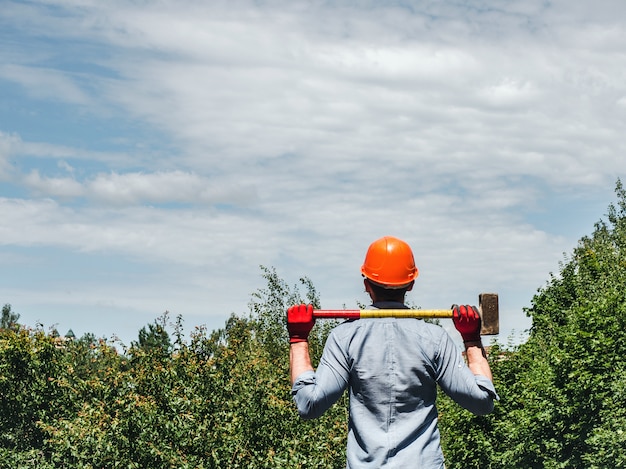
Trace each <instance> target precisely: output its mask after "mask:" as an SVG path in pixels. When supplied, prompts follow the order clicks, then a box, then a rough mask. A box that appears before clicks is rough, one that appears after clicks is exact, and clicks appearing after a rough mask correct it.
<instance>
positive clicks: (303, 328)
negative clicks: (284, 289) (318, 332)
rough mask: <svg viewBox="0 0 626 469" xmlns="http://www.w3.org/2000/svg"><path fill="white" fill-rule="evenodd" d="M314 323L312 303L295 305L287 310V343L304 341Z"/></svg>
mask: <svg viewBox="0 0 626 469" xmlns="http://www.w3.org/2000/svg"><path fill="white" fill-rule="evenodd" d="M314 325H315V318H314V317H313V305H304V304H302V305H297V306H292V307H291V308H289V309H288V310H287V330H288V331H289V343H290V344H295V343H297V342H306V341H307V339H308V337H309V333H310V332H311V329H313V326H314Z"/></svg>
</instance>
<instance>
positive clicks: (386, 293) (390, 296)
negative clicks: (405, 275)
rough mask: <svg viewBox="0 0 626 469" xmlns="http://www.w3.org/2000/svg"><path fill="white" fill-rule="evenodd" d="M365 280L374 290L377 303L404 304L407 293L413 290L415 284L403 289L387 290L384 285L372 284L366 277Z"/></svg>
mask: <svg viewBox="0 0 626 469" xmlns="http://www.w3.org/2000/svg"><path fill="white" fill-rule="evenodd" d="M365 280H366V281H367V283H368V284H369V285H370V287H371V288H372V291H373V292H374V295H376V300H377V301H398V302H403V301H404V296H405V295H406V292H407V291H408V290H409V288H411V286H412V285H413V282H411V283H410V284H409V285H407V286H406V287H403V288H385V287H383V286H382V285H379V284H377V283H374V282H372V281H371V280H370V279H369V278H367V277H365Z"/></svg>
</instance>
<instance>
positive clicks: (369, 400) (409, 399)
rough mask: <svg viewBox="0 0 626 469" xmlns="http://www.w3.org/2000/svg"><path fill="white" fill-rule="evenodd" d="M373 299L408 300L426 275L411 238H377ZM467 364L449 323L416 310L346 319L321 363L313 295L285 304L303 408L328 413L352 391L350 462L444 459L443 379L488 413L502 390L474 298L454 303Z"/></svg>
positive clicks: (367, 266) (370, 266)
mask: <svg viewBox="0 0 626 469" xmlns="http://www.w3.org/2000/svg"><path fill="white" fill-rule="evenodd" d="M361 272H362V274H363V276H364V284H365V289H366V291H367V292H368V293H369V295H370V297H371V299H372V306H370V308H375V309H376V308H378V309H403V308H404V309H407V306H406V305H405V304H404V297H405V294H406V293H407V292H408V291H410V290H411V289H412V288H413V282H414V280H415V278H416V277H417V275H418V270H417V268H416V266H415V261H414V259H413V253H412V251H411V248H410V247H409V245H408V244H407V243H405V242H404V241H402V240H400V239H397V238H394V237H391V236H386V237H384V238H381V239H379V240H377V241H374V242H373V243H372V244H371V245H370V247H369V249H368V251H367V254H366V256H365V262H364V263H363V266H362V267H361ZM453 310H454V318H453V321H454V325H455V327H456V329H457V330H458V331H459V332H460V333H461V336H462V337H463V342H464V344H465V350H466V357H467V364H466V363H465V361H464V360H463V357H462V355H461V353H460V351H459V350H458V348H457V347H456V346H455V344H454V343H453V341H452V339H451V338H450V336H449V335H448V334H447V333H446V332H445V331H444V329H443V328H441V327H439V326H437V325H434V324H430V323H426V322H424V321H422V320H417V319H411V318H369V319H358V320H353V321H347V322H345V323H343V324H340V325H338V326H337V327H335V328H334V329H333V330H332V331H331V333H330V334H329V336H328V339H327V341H326V344H325V347H324V352H323V354H322V357H321V359H320V363H319V365H318V367H317V370H314V369H313V366H312V364H311V359H310V357H309V349H308V342H307V338H308V335H309V332H310V331H311V328H312V327H313V325H314V323H315V319H314V318H313V307H312V306H311V305H308V306H307V305H299V306H292V307H291V308H289V310H288V311H287V328H288V330H289V338H290V339H289V342H290V344H291V345H290V368H291V383H292V386H293V388H292V393H293V396H294V400H295V402H296V405H297V407H298V412H299V414H300V416H301V417H302V418H305V419H309V418H315V417H319V416H320V415H322V414H323V413H324V412H325V411H326V410H327V409H328V408H329V407H330V406H331V405H333V404H334V403H335V402H336V401H337V399H339V397H340V396H341V394H342V393H343V392H344V390H346V389H348V390H349V393H350V418H349V425H348V443H347V468H349V469H360V468H387V467H389V468H391V467H394V468H403V469H408V468H443V467H444V460H443V454H442V451H441V445H440V437H439V430H438V428H437V409H436V407H435V399H436V394H437V385H439V387H441V389H442V390H443V391H444V392H445V393H446V394H448V395H449V396H450V397H451V398H452V399H453V400H454V401H455V402H457V403H458V404H460V405H461V406H463V407H464V408H466V409H468V410H470V411H471V412H473V413H475V414H478V415H483V414H487V413H489V412H491V411H492V410H493V406H494V400H495V399H498V396H497V394H496V391H495V388H494V386H493V383H492V375H491V370H490V367H489V363H488V362H487V359H486V355H485V351H484V349H483V346H482V343H481V339H480V327H481V321H480V316H479V315H478V312H477V310H476V308H474V307H472V306H460V307H459V306H456V305H455V306H453Z"/></svg>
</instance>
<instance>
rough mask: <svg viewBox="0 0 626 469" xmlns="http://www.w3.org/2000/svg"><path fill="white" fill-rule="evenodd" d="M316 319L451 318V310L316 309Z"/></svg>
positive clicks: (314, 315)
mask: <svg viewBox="0 0 626 469" xmlns="http://www.w3.org/2000/svg"><path fill="white" fill-rule="evenodd" d="M313 317H315V318H346V319H359V318H451V317H452V310H451V309H351V310H342V309H316V310H314V311H313Z"/></svg>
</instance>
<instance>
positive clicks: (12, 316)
mask: <svg viewBox="0 0 626 469" xmlns="http://www.w3.org/2000/svg"><path fill="white" fill-rule="evenodd" d="M19 319H20V315H19V314H17V313H16V312H14V311H12V310H11V305H10V304H5V305H4V306H3V307H2V318H0V329H16V328H18V327H19V324H18V323H17V321H18V320H19Z"/></svg>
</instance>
